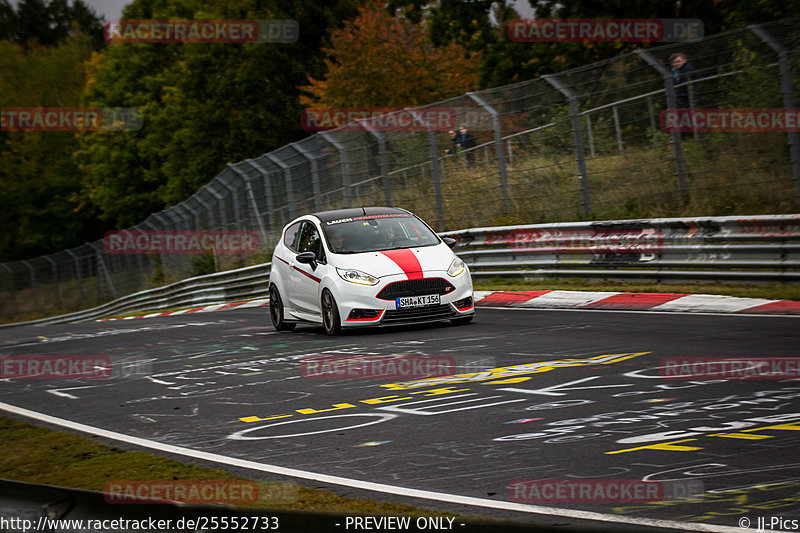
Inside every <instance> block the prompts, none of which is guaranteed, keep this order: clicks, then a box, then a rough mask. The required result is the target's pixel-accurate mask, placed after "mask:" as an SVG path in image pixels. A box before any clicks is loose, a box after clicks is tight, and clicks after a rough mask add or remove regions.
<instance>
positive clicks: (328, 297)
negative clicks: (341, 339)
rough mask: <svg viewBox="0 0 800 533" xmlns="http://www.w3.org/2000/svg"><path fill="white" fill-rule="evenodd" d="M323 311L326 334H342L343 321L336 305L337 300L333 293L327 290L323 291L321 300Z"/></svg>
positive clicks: (323, 324)
mask: <svg viewBox="0 0 800 533" xmlns="http://www.w3.org/2000/svg"><path fill="white" fill-rule="evenodd" d="M320 307H321V310H322V326H323V327H324V328H325V333H327V334H328V335H338V334H339V333H341V332H342V321H341V319H340V318H339V306H338V305H337V304H336V299H335V298H334V297H333V294H331V291H329V290H328V289H325V290H323V291H322V300H321V306H320Z"/></svg>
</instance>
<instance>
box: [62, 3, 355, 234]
mask: <svg viewBox="0 0 800 533" xmlns="http://www.w3.org/2000/svg"><path fill="white" fill-rule="evenodd" d="M355 8H356V5H355V2H353V1H352V0H340V1H338V2H330V3H328V4H326V5H319V4H318V3H316V2H313V1H311V0H304V1H301V2H289V1H283V0H244V1H242V2H237V3H235V4H232V3H230V2H226V1H223V0H206V1H203V2H197V1H194V0H134V2H133V3H131V4H130V5H129V6H127V7H126V9H125V11H124V13H123V18H129V19H146V18H154V19H170V18H173V19H174V18H190V19H294V20H296V21H297V22H298V25H299V28H300V38H299V40H298V41H297V42H296V43H290V44H199V43H195V44H137V43H119V44H113V45H111V46H109V47H108V48H107V49H106V50H105V52H104V53H103V54H102V55H99V56H98V57H96V58H95V60H94V61H93V62H92V69H91V77H90V79H89V83H88V88H87V93H86V100H85V101H86V104H87V105H91V106H97V107H104V106H111V107H138V108H139V109H140V110H141V111H142V113H143V116H144V127H143V128H142V129H141V130H140V131H136V132H117V133H106V132H93V133H88V134H85V135H84V136H83V138H82V145H81V150H80V151H79V152H78V154H77V155H76V158H77V161H78V162H79V164H80V166H81V168H82V169H83V171H84V173H85V179H84V187H83V193H82V197H83V200H84V201H85V202H86V204H87V205H92V206H96V207H97V208H98V209H99V210H100V211H101V212H102V215H101V216H102V219H103V220H104V221H108V222H109V223H111V224H113V225H114V226H115V227H119V228H121V227H126V226H130V225H132V224H135V223H138V222H140V221H141V220H143V219H144V218H145V217H146V216H147V215H149V214H150V213H151V212H153V211H157V210H161V209H164V208H165V207H167V206H169V205H172V204H174V203H177V202H180V201H182V200H184V199H185V198H186V197H188V196H189V195H191V194H193V193H194V192H195V191H196V190H197V189H198V188H199V187H201V186H202V185H204V184H205V183H207V182H208V181H210V180H211V179H212V178H213V177H214V176H215V175H216V174H218V173H219V172H220V171H221V170H222V169H224V168H225V164H226V163H227V162H230V161H240V160H242V159H246V158H250V157H256V156H258V155H260V154H263V153H265V152H268V151H271V150H273V149H275V148H278V147H280V146H282V145H284V144H286V143H288V142H292V141H296V140H298V139H300V138H302V137H304V136H305V135H306V134H305V132H304V131H303V130H302V129H301V124H300V114H301V107H300V104H299V102H298V97H299V91H298V89H297V87H298V86H299V85H301V84H302V83H304V82H305V81H306V76H307V75H308V74H311V75H314V76H321V75H322V74H323V73H324V64H323V62H322V54H321V52H320V48H321V47H322V44H323V42H324V38H325V35H326V34H327V32H328V30H329V28H330V27H332V26H334V25H335V24H336V23H337V21H339V20H341V19H344V18H347V17H349V16H352V15H354V14H355Z"/></svg>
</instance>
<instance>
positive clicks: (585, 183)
mask: <svg viewBox="0 0 800 533" xmlns="http://www.w3.org/2000/svg"><path fill="white" fill-rule="evenodd" d="M542 78H544V79H545V81H547V83H549V84H550V85H552V86H553V87H555V88H556V90H558V91H559V92H560V93H561V94H563V95H564V96H566V97H567V101H569V114H570V118H571V120H572V139H573V143H574V145H575V160H576V161H577V163H578V175H579V176H580V180H581V201H582V204H583V214H584V215H586V216H589V213H591V212H592V204H591V197H590V195H589V177H588V174H587V172H586V154H585V152H584V148H583V131H582V129H581V117H580V109H578V97H577V96H575V93H573V92H572V91H570V90H569V89H567V88H566V87H565V86H564V85H563V84H562V83H561V82H560V81H558V80H557V79H556V78H554V77H553V76H552V75H551V74H545V75H544V76H542Z"/></svg>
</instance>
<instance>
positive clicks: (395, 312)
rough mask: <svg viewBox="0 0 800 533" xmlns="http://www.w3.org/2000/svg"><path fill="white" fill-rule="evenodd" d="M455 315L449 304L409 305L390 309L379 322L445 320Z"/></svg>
mask: <svg viewBox="0 0 800 533" xmlns="http://www.w3.org/2000/svg"><path fill="white" fill-rule="evenodd" d="M455 316H457V313H456V312H455V311H453V308H452V307H451V306H450V305H449V304H443V305H432V306H429V307H409V308H408V309H390V310H388V311H386V314H385V315H384V317H383V320H382V321H381V324H392V323H402V322H426V321H428V320H446V319H448V318H453V317H455Z"/></svg>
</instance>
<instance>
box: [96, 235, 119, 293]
mask: <svg viewBox="0 0 800 533" xmlns="http://www.w3.org/2000/svg"><path fill="white" fill-rule="evenodd" d="M98 244H100V246H101V247H102V242H100V241H95V242H93V243H91V244H90V245H89V247H90V248H91V249H92V250H94V253H95V257H96V258H97V277H98V279H102V278H101V277H100V276H101V271H102V275H103V276H105V280H106V283H108V288H109V289H110V290H111V299H116V298H117V289H116V287H114V281H113V280H112V279H111V274H110V273H109V272H108V268H106V263H105V261H104V260H103V252H102V250H98V249H97V248H96V246H97V245H98ZM102 285H103V284H102V283H98V288H99V287H102ZM100 299H101V300H102V296H101V297H100Z"/></svg>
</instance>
